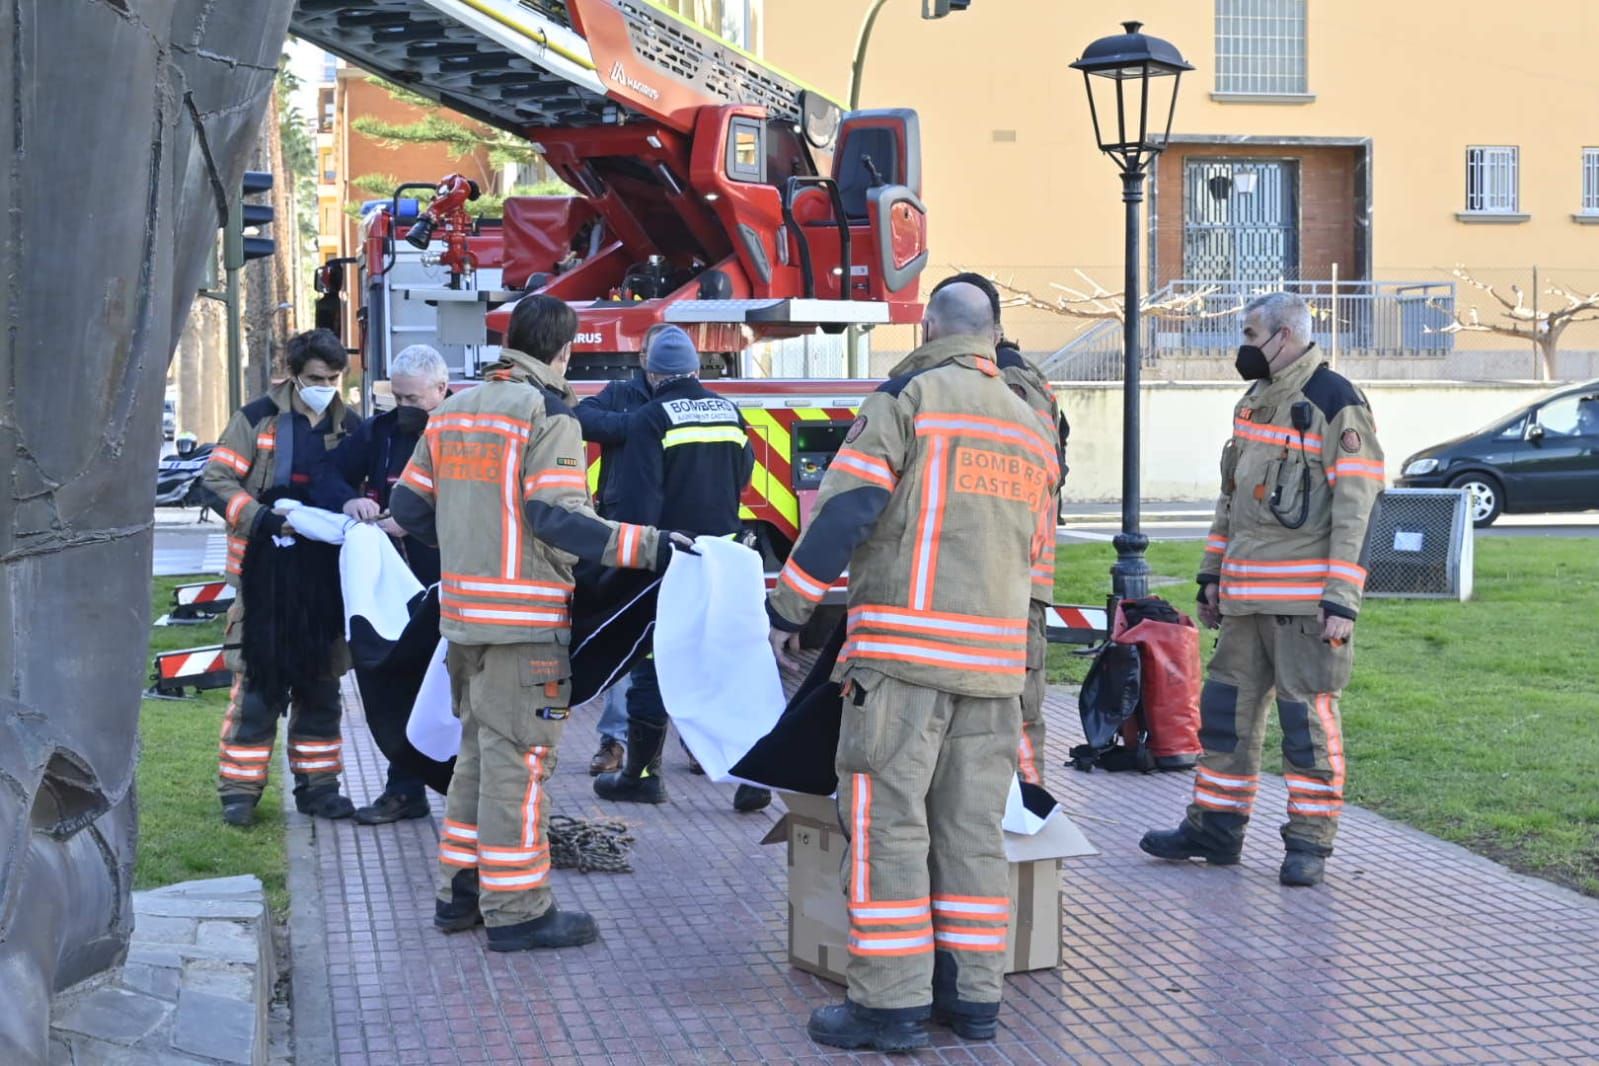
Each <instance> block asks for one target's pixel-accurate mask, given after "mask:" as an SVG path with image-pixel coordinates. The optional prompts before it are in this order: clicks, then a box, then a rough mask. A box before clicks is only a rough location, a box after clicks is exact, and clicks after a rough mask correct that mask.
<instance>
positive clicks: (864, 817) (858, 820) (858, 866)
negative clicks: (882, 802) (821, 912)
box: [849, 774, 872, 903]
mask: <svg viewBox="0 0 1599 1066" xmlns="http://www.w3.org/2000/svg"><path fill="white" fill-rule="evenodd" d="M850 783H851V784H852V786H853V787H854V796H853V797H852V798H853V800H854V802H853V803H852V804H851V806H850V825H851V830H852V832H851V833H850V841H849V845H850V862H851V863H852V866H851V869H850V891H849V898H850V902H851V903H870V902H871V901H872V870H871V855H872V844H871V832H872V778H871V775H870V774H851V775H850Z"/></svg>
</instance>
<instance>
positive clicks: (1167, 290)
mask: <svg viewBox="0 0 1599 1066" xmlns="http://www.w3.org/2000/svg"><path fill="white" fill-rule="evenodd" d="M1273 291H1285V292H1293V293H1297V294H1299V295H1300V296H1302V297H1304V299H1305V302H1306V303H1308V304H1309V305H1310V309H1311V315H1312V325H1311V330H1312V334H1313V336H1314V339H1315V341H1316V343H1317V344H1318V345H1320V346H1322V347H1323V348H1326V349H1329V350H1333V351H1337V352H1338V353H1339V354H1340V355H1349V356H1352V357H1379V356H1380V357H1425V356H1434V357H1436V356H1443V355H1447V354H1448V353H1449V352H1450V351H1452V350H1453V347H1454V334H1452V333H1445V332H1443V328H1444V327H1445V326H1447V325H1448V324H1449V323H1450V322H1451V321H1452V316H1453V312H1454V306H1455V285H1454V283H1453V282H1447V281H1338V282H1333V281H1311V280H1296V281H1282V282H1278V283H1276V284H1273V285H1261V284H1258V283H1249V282H1212V281H1198V280H1191V279H1183V280H1180V281H1174V282H1171V283H1170V284H1169V285H1166V286H1164V287H1163V288H1161V289H1159V290H1158V291H1156V292H1155V293H1154V294H1152V295H1151V296H1150V297H1149V298H1148V299H1147V300H1146V302H1145V306H1146V308H1147V309H1146V311H1145V312H1144V316H1143V318H1142V319H1141V321H1140V334H1141V338H1140V340H1141V348H1142V352H1143V364H1144V365H1145V366H1150V367H1153V366H1157V365H1159V366H1160V367H1161V368H1162V370H1163V372H1166V371H1168V370H1170V371H1174V372H1172V373H1169V374H1168V376H1171V377H1177V378H1183V377H1188V376H1190V375H1188V374H1186V373H1183V372H1182V368H1181V367H1180V366H1179V365H1176V364H1180V363H1182V362H1183V361H1185V360H1191V361H1195V362H1198V363H1201V364H1206V363H1208V362H1210V361H1213V360H1219V359H1230V358H1231V354H1232V352H1233V350H1234V349H1236V348H1237V346H1238V343H1239V332H1238V328H1239V322H1238V314H1239V312H1240V311H1242V309H1243V307H1244V305H1246V304H1247V303H1248V302H1249V301H1250V300H1252V299H1254V298H1255V297H1256V296H1259V295H1261V294H1263V293H1266V292H1273ZM1122 331H1123V327H1122V324H1121V323H1120V322H1116V321H1114V320H1107V321H1104V322H1101V323H1099V324H1097V325H1095V326H1094V327H1093V328H1091V329H1089V330H1086V331H1085V332H1084V333H1082V334H1081V335H1080V336H1078V337H1075V338H1073V339H1072V341H1071V342H1070V343H1068V344H1066V345H1065V346H1064V347H1062V348H1060V349H1058V350H1057V351H1055V352H1053V353H1051V354H1050V355H1048V356H1046V357H1045V358H1044V359H1043V360H1042V361H1041V362H1042V367H1043V370H1044V372H1045V373H1046V374H1047V375H1048V376H1049V377H1050V378H1051V379H1052V380H1058V381H1115V380H1119V379H1120V378H1121V376H1122V364H1123V359H1122ZM1206 369H1207V371H1208V367H1206Z"/></svg>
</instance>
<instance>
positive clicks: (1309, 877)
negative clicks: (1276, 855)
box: [1277, 851, 1327, 888]
mask: <svg viewBox="0 0 1599 1066" xmlns="http://www.w3.org/2000/svg"><path fill="white" fill-rule="evenodd" d="M1326 872H1327V860H1326V859H1324V858H1322V857H1321V856H1320V855H1312V854H1310V853H1309V852H1308V851H1290V852H1289V853H1288V854H1287V855H1284V856H1283V864H1282V868H1281V869H1279V870H1278V871H1277V881H1278V883H1279V884H1284V885H1289V886H1291V887H1293V888H1311V887H1313V886H1315V885H1319V884H1321V879H1322V876H1323V875H1324V874H1326Z"/></svg>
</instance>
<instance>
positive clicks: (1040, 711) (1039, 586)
mask: <svg viewBox="0 0 1599 1066" xmlns="http://www.w3.org/2000/svg"><path fill="white" fill-rule="evenodd" d="M961 283H964V284H967V285H975V286H976V287H977V288H979V289H981V290H982V291H983V294H984V295H985V296H987V297H988V304H989V307H990V308H991V309H992V310H993V312H994V362H995V364H996V365H997V366H998V367H999V372H1000V374H1001V376H1003V377H1004V379H1005V383H1006V384H1007V385H1009V386H1010V387H1011V391H1012V392H1014V393H1015V394H1016V395H1017V396H1020V397H1021V398H1022V400H1023V401H1024V402H1026V404H1027V406H1028V407H1030V408H1032V409H1033V414H1034V415H1035V416H1037V418H1038V420H1039V422H1040V424H1041V425H1042V426H1043V427H1044V433H1045V434H1046V435H1047V436H1048V437H1049V438H1050V439H1052V440H1054V441H1056V442H1057V445H1058V448H1057V452H1056V459H1057V460H1058V461H1059V463H1060V477H1059V478H1057V479H1056V481H1055V488H1054V491H1053V492H1052V493H1051V494H1050V507H1049V510H1048V511H1047V512H1042V513H1040V514H1039V516H1038V525H1039V528H1038V535H1039V537H1040V538H1042V539H1043V541H1044V543H1045V544H1047V545H1048V548H1047V549H1046V550H1045V551H1043V552H1042V553H1040V554H1039V556H1038V558H1037V559H1035V560H1034V562H1033V566H1032V582H1033V599H1032V602H1031V603H1030V604H1029V605H1028V608H1027V681H1026V684H1025V685H1024V686H1023V688H1022V733H1021V741H1020V743H1019V745H1018V746H1017V749H1016V770H1017V772H1018V773H1019V774H1021V777H1022V780H1023V781H1029V782H1031V783H1032V784H1035V785H1042V784H1043V783H1044V739H1045V732H1046V730H1045V724H1044V697H1045V696H1046V695H1048V692H1049V680H1048V677H1047V670H1046V668H1047V666H1048V661H1047V656H1048V654H1049V619H1048V613H1047V612H1048V611H1049V608H1050V607H1051V606H1052V605H1053V604H1054V602H1055V552H1054V544H1055V526H1056V523H1057V522H1058V521H1059V515H1060V494H1061V489H1062V486H1063V484H1064V482H1065V479H1066V432H1067V431H1066V421H1065V419H1064V418H1063V417H1062V415H1061V413H1060V406H1059V404H1057V403H1056V402H1055V390H1054V389H1052V388H1050V387H1049V381H1048V380H1047V379H1046V378H1045V377H1044V375H1043V374H1042V373H1041V372H1040V371H1039V369H1038V368H1037V367H1036V366H1034V365H1033V364H1032V363H1031V362H1029V361H1028V359H1027V357H1026V356H1024V355H1022V353H1021V349H1020V347H1019V346H1018V345H1017V344H1016V343H1015V342H1014V341H1010V340H1006V339H1005V337H1004V327H1003V325H1002V324H1001V322H1000V299H999V290H998V289H996V288H995V287H994V283H993V282H992V281H990V280H988V279H987V278H985V277H983V275H981V274H975V273H971V272H962V273H960V274H951V275H950V276H949V277H947V278H945V279H944V280H943V281H941V282H939V283H938V284H937V285H935V286H933V292H934V293H937V292H940V291H942V290H943V289H945V288H948V287H949V286H950V285H956V284H961Z"/></svg>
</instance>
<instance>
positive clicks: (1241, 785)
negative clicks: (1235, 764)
mask: <svg viewBox="0 0 1599 1066" xmlns="http://www.w3.org/2000/svg"><path fill="white" fill-rule="evenodd" d="M1195 778H1196V780H1200V781H1205V782H1208V783H1209V784H1212V785H1215V786H1216V787H1217V788H1221V789H1229V790H1231V791H1233V792H1254V791H1255V790H1256V789H1258V788H1259V787H1260V778H1258V777H1236V776H1234V775H1232V774H1223V773H1218V772H1217V771H1215V770H1211V769H1208V768H1206V767H1203V766H1201V767H1200V768H1199V769H1198V770H1197V771H1195Z"/></svg>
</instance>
